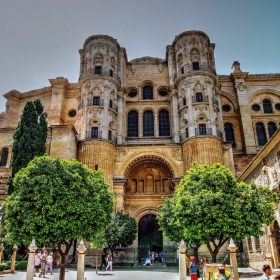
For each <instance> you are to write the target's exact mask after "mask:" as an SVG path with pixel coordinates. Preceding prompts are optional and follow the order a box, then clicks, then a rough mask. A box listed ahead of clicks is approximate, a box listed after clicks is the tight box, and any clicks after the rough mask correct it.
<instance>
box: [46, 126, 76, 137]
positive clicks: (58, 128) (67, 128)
mask: <svg viewBox="0 0 280 280" xmlns="http://www.w3.org/2000/svg"><path fill="white" fill-rule="evenodd" d="M50 128H51V129H52V130H71V131H73V133H74V135H75V136H76V135H77V134H78V132H77V130H76V129H75V127H74V126H73V125H72V124H69V125H51V126H50Z"/></svg>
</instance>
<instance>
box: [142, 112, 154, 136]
mask: <svg viewBox="0 0 280 280" xmlns="http://www.w3.org/2000/svg"><path fill="white" fill-rule="evenodd" d="M143 136H154V114H153V112H152V111H145V112H144V114H143Z"/></svg>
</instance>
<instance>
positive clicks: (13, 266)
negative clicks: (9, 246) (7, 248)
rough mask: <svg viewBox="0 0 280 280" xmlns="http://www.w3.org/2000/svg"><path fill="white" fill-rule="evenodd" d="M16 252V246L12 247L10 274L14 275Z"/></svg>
mask: <svg viewBox="0 0 280 280" xmlns="http://www.w3.org/2000/svg"><path fill="white" fill-rule="evenodd" d="M17 250H18V247H17V245H14V247H13V255H12V263H11V273H12V274H14V273H15V264H16V255H17Z"/></svg>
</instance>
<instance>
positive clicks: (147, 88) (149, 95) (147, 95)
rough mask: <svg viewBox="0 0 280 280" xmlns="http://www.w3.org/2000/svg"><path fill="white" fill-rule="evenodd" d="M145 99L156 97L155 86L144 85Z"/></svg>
mask: <svg viewBox="0 0 280 280" xmlns="http://www.w3.org/2000/svg"><path fill="white" fill-rule="evenodd" d="M143 99H154V94H153V88H152V87H151V86H144V87H143Z"/></svg>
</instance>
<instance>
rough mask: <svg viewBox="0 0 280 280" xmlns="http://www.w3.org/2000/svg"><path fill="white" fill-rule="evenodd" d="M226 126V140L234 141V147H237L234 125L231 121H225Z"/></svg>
mask: <svg viewBox="0 0 280 280" xmlns="http://www.w3.org/2000/svg"><path fill="white" fill-rule="evenodd" d="M224 128H225V134H226V141H227V142H231V143H232V147H233V148H235V147H236V144H235V137H234V131H233V126H232V124H231V123H225V125H224Z"/></svg>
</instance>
